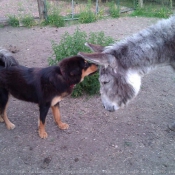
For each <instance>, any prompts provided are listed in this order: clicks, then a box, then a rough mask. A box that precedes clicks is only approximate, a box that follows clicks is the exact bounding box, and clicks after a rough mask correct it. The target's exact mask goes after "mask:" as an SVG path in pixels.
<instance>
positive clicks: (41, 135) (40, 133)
mask: <svg viewBox="0 0 175 175" xmlns="http://www.w3.org/2000/svg"><path fill="white" fill-rule="evenodd" d="M38 133H39V136H40V137H41V138H42V139H46V138H47V137H48V134H47V132H46V131H40V130H39V131H38Z"/></svg>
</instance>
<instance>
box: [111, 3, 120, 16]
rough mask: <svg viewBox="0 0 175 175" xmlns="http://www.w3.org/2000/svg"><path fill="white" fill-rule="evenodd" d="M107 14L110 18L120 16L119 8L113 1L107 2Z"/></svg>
mask: <svg viewBox="0 0 175 175" xmlns="http://www.w3.org/2000/svg"><path fill="white" fill-rule="evenodd" d="M109 14H110V16H111V17H112V18H118V17H120V10H119V8H118V7H117V5H116V3H115V2H114V1H112V2H110V3H109Z"/></svg>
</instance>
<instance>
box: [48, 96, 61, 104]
mask: <svg viewBox="0 0 175 175" xmlns="http://www.w3.org/2000/svg"><path fill="white" fill-rule="evenodd" d="M61 100H62V97H61V96H56V97H54V98H53V99H52V102H51V106H55V105H56V104H57V103H58V102H60V101H61Z"/></svg>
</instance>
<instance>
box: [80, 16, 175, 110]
mask: <svg viewBox="0 0 175 175" xmlns="http://www.w3.org/2000/svg"><path fill="white" fill-rule="evenodd" d="M86 46H88V47H89V48H90V49H91V50H92V51H94V52H95V53H90V54H88V53H82V52H80V53H79V54H78V55H80V56H82V57H83V58H84V59H86V60H89V61H91V62H93V63H96V64H98V65H100V77H99V81H100V93H101V99H102V103H103V105H104V107H105V109H106V110H108V111H115V110H118V109H119V108H120V107H122V106H124V105H126V104H127V103H128V102H129V101H130V100H131V99H133V98H134V97H135V96H136V95H137V94H138V93H139V90H140V87H141V78H142V77H143V76H144V75H145V74H146V73H148V72H149V71H150V70H152V69H154V68H156V67H158V66H165V65H169V66H171V67H172V68H173V69H175V16H174V15H173V16H171V17H170V18H169V19H163V20H160V21H159V22H158V23H157V24H155V25H152V26H150V27H148V28H147V29H144V30H142V31H140V32H138V33H137V34H134V35H133V36H130V37H128V38H126V39H124V40H122V41H120V42H116V43H114V44H113V45H110V46H107V47H102V46H99V45H98V46H97V45H93V44H88V43H86Z"/></svg>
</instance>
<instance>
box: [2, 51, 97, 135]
mask: <svg viewBox="0 0 175 175" xmlns="http://www.w3.org/2000/svg"><path fill="white" fill-rule="evenodd" d="M96 70H97V66H96V65H95V64H91V63H88V62H86V61H85V60H84V59H83V58H82V57H80V56H73V57H70V58H65V59H63V60H62V61H61V62H60V63H59V64H58V65H57V66H50V67H46V68H27V67H24V66H21V65H19V63H18V62H17V61H16V60H15V59H14V57H13V56H12V54H11V53H10V52H9V51H7V50H5V49H1V48H0V121H1V122H3V121H5V123H6V126H7V128H8V129H14V128H15V125H14V124H13V123H11V122H10V121H9V119H8V117H7V104H8V99H9V95H10V94H11V95H12V96H14V97H15V98H17V99H20V100H24V101H27V102H33V103H37V104H38V106H39V111H40V116H39V124H38V125H39V136H40V137H41V138H47V136H48V135H47V132H46V131H45V119H46V115H47V113H48V110H49V108H50V107H51V108H52V112H53V116H54V119H55V122H56V123H57V124H58V126H59V128H60V129H67V128H68V124H66V123H63V122H62V121H61V116H60V111H59V102H60V101H61V100H62V99H63V98H64V97H66V96H67V95H69V94H71V92H72V90H73V87H74V85H75V84H77V83H79V82H81V81H83V79H84V77H85V76H88V75H90V74H92V73H94V72H95V71H96Z"/></svg>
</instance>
